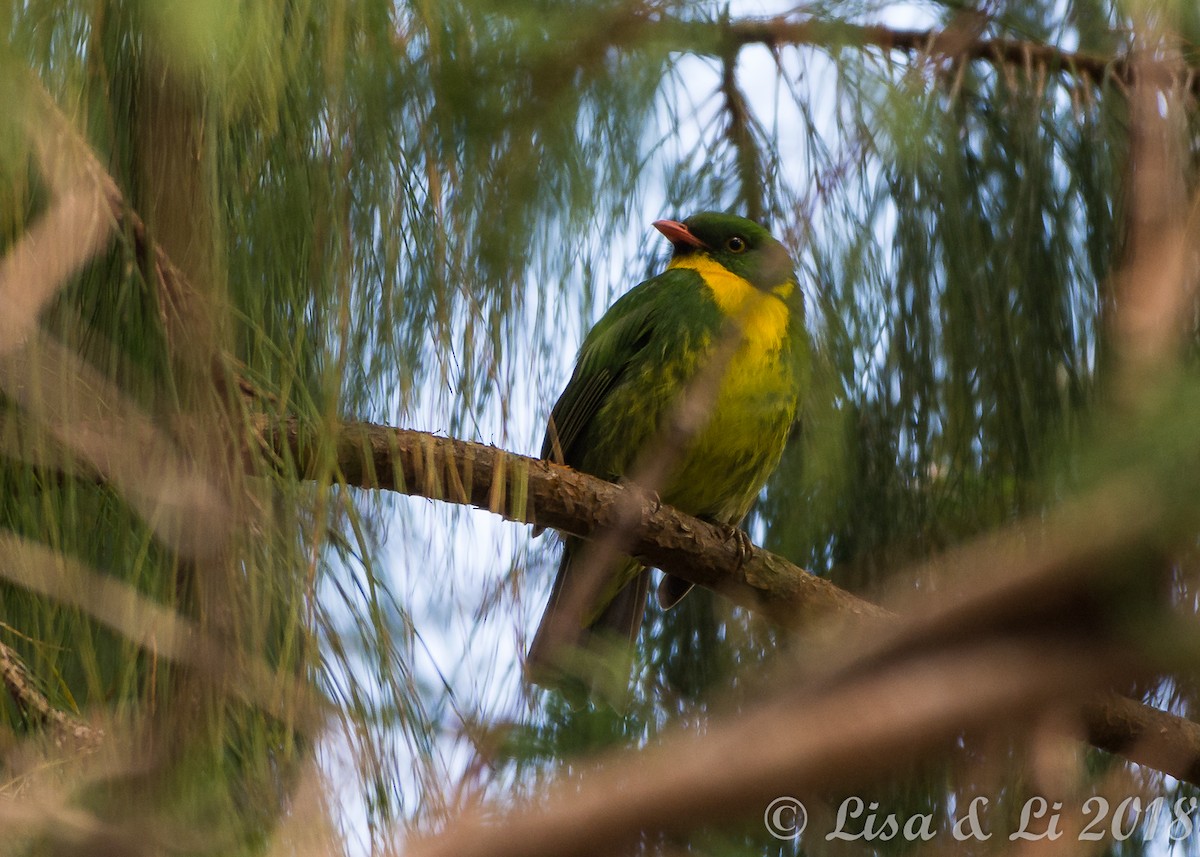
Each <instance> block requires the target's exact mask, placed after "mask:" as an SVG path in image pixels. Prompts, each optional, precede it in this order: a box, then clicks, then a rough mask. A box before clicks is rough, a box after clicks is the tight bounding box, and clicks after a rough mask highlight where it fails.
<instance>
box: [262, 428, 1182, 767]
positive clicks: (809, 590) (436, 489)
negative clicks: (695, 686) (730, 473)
mask: <svg viewBox="0 0 1200 857" xmlns="http://www.w3.org/2000/svg"><path fill="white" fill-rule="evenodd" d="M261 436H262V439H263V442H264V443H265V444H266V445H267V447H268V450H269V452H271V453H273V454H274V455H276V456H279V457H280V458H281V459H283V460H284V461H286V462H289V463H290V465H291V466H292V467H294V469H295V471H296V474H297V475H298V476H299V477H301V478H305V477H307V476H311V475H312V474H315V473H319V472H322V469H323V468H324V467H325V466H326V465H328V464H329V463H330V462H329V459H328V458H327V456H332V457H333V463H334V464H335V470H336V472H337V473H338V474H339V478H340V479H341V480H342V481H344V482H345V484H347V485H351V486H355V487H358V488H365V489H382V490H391V491H398V492H400V493H404V494H410V495H415V496H421V497H427V498H430V499H435V500H445V501H447V502H451V503H459V504H466V505H471V506H475V507H476V508H479V509H484V510H487V511H490V512H493V513H495V514H498V515H500V516H502V517H504V518H506V519H508V520H510V521H517V522H521V523H527V524H536V525H539V526H546V527H554V528H555V529H558V530H562V531H565V532H568V533H571V534H573V535H577V536H583V537H585V538H587V537H593V538H594V537H595V536H597V535H599V534H601V533H603V532H605V531H611V530H612V529H614V528H621V529H623V530H625V537H626V544H627V545H628V546H629V551H630V553H631V554H632V555H633V556H635V557H637V558H638V559H640V560H642V561H643V562H645V563H646V564H648V565H652V566H655V567H658V568H661V569H663V570H664V571H669V572H670V573H671V574H674V575H677V576H679V577H682V578H683V579H685V580H688V581H690V582H692V583H695V584H698V585H700V586H704V587H707V588H709V589H711V590H713V591H715V592H717V593H719V594H721V595H723V596H725V597H727V598H729V599H730V600H731V601H733V602H734V603H736V604H738V605H740V606H742V607H745V608H747V609H750V610H754V611H757V612H759V613H762V614H763V615H765V616H767V617H768V618H770V619H771V620H773V621H775V622H778V623H780V624H782V625H786V626H790V627H799V626H806V625H807V626H811V624H812V623H815V622H818V621H821V622H830V621H833V622H835V623H836V622H840V623H843V624H847V625H854V624H859V625H860V626H861V627H863V628H865V627H874V628H878V627H886V626H888V625H889V624H890V623H892V622H893V621H894V620H895V619H896V616H895V614H893V613H891V612H890V611H888V610H886V609H884V608H883V607H880V606H878V605H876V604H873V603H871V602H869V601H866V600H864V599H862V598H859V597H858V596H856V595H853V594H852V593H850V592H847V591H845V590H843V589H840V588H838V587H837V586H834V585H833V584H832V583H830V582H829V581H827V580H825V579H823V578H819V577H816V576H815V575H812V574H809V573H808V572H807V571H805V570H804V569H802V568H800V567H798V566H796V565H793V564H792V563H790V562H788V561H787V560H785V559H783V558H782V557H779V556H776V555H774V554H771V553H769V552H768V551H765V550H761V549H756V550H755V551H754V553H753V556H751V557H750V559H749V560H747V561H746V562H745V563H744V564H742V565H740V566H739V564H738V550H737V547H736V545H735V544H733V543H732V542H730V541H728V540H726V539H725V538H724V537H723V536H722V534H721V532H720V530H719V529H718V528H716V527H714V526H712V525H711V524H708V523H706V522H704V521H700V520H698V519H696V518H692V517H691V516H689V515H685V514H683V513H681V512H679V511H678V510H676V509H673V508H671V507H669V506H657V507H656V504H655V503H654V502H653V500H652V499H651V498H648V497H644V496H641V495H640V494H639V493H638V492H637V489H636V488H630V487H625V486H620V485H614V484H612V483H610V482H606V481H604V480H602V479H597V478H595V477H593V476H589V475H587V474H584V473H579V472H576V471H574V470H571V469H570V468H567V467H562V466H560V465H557V464H552V463H550V462H548V461H543V460H540V459H535V458H529V457H527V456H523V455H517V454H515V453H512V452H507V451H505V450H503V449H498V448H496V447H493V446H487V445H484V444H479V443H471V442H468V441H462V440H456V439H454V438H447V437H437V436H435V435H431V434H427V433H425V432H418V431H412V430H407V429H396V428H390V427H387V426H381V425H374V424H370V423H348V424H346V425H343V426H342V427H341V428H340V429H338V430H337V431H335V432H334V433H333V434H332V436H328V437H322V436H320V435H318V434H317V433H316V432H313V431H309V430H306V429H304V428H303V427H301V426H300V424H299V423H298V422H297V421H296V420H294V419H291V420H286V421H283V422H273V421H267V420H266V419H265V418H264V420H263V422H262V425H261ZM630 494H632V495H633V496H630ZM630 509H632V510H634V514H630V513H629V512H628V511H626V510H630ZM1109 529H1113V528H1109ZM1093 541H1095V540H1094V539H1093ZM1101 549H1103V546H1101ZM981 552H982V553H983V554H985V555H987V556H988V559H989V560H990V563H991V564H996V565H1003V564H1004V563H1005V562H1006V561H1007V560H1008V559H1010V557H1008V556H1007V555H1005V554H1003V553H1000V552H997V551H996V550H994V549H993V548H991V547H985V548H983V549H982V550H981ZM977 561H978V560H977V559H975V558H972V559H971V560H970V562H977ZM983 576H984V577H987V578H991V579H993V580H994V579H995V578H996V577H997V575H983ZM1045 578H1046V575H1045V574H1044V569H1038V570H1037V573H1036V574H1035V575H1033V576H1031V578H1030V580H1028V581H1027V580H1023V579H1019V578H1018V579H1017V580H1016V581H1015V582H1014V583H1013V584H1011V585H1010V586H1009V593H1008V597H1007V601H1008V603H1009V604H1010V605H1012V606H1013V607H1014V609H1017V608H1019V607H1020V606H1021V605H1022V604H1029V603H1031V602H1030V599H1033V598H1036V597H1037V587H1038V586H1040V585H1041V584H1040V583H1039V581H1044V580H1045ZM1044 594H1045V593H1044V587H1043V595H1044ZM994 595H995V591H994V589H990V590H989V591H988V592H987V593H986V595H985V596H984V597H981V598H980V601H981V603H982V602H983V601H985V600H986V601H987V603H988V604H989V605H992V606H993V607H994V604H995V599H994ZM1060 595H1061V594H1060ZM1042 600H1043V601H1044V600H1045V599H1044V598H1043V599H1042ZM1055 603H1057V602H1055ZM964 604H965V607H964ZM1044 606H1045V605H1043V607H1044ZM969 607H970V605H969V603H966V602H965V600H963V599H960V600H959V601H958V602H957V603H956V604H955V605H953V607H952V608H951V609H950V610H948V611H947V613H948V614H950V615H949V618H947V619H946V620H944V621H943V620H941V619H939V618H937V617H936V615H935V617H934V618H933V619H932V620H931V621H930V622H929V623H927V624H926V626H925V627H923V628H921V629H920V635H921V637H922V639H923V641H924V642H926V643H927V642H928V641H929V640H930V639H932V638H935V637H938V636H942V637H945V636H949V635H953V634H954V633H956V630H958V629H957V628H956V627H955V624H954V623H957V625H958V626H962V625H963V624H964V621H965V624H968V625H975V623H977V621H980V620H978V619H976V618H972V614H971V612H970V609H969ZM993 616H994V610H993ZM964 617H965V620H964ZM1005 618H1007V617H1005ZM1016 619H1017V620H1019V617H1016ZM968 630H969V629H968ZM892 644H893V645H894V644H895V641H894V640H893V641H892ZM1083 717H1084V722H1085V726H1086V734H1087V740H1088V742H1089V743H1091V744H1092V745H1093V746H1095V747H1098V748H1100V749H1103V750H1106V751H1109V752H1112V753H1116V754H1119V755H1122V756H1124V757H1125V758H1127V759H1129V760H1130V761H1132V762H1135V763H1137V764H1140V765H1146V766H1149V767H1152V768H1156V769H1158V770H1160V771H1163V772H1164V773H1167V774H1170V775H1171V776H1174V777H1176V778H1179V779H1183V780H1187V781H1189V782H1192V783H1195V784H1198V785H1200V724H1197V723H1194V722H1193V721H1190V720H1187V719H1184V718H1181V717H1176V716H1174V715H1171V714H1168V713H1166V712H1164V711H1160V710H1158V709H1155V708H1152V707H1150V706H1147V705H1144V704H1142V703H1140V702H1137V701H1135V700H1133V699H1128V698H1124V697H1118V696H1106V697H1104V698H1102V699H1099V700H1096V701H1094V702H1092V703H1090V704H1088V705H1087V706H1086V707H1085V708H1084V709H1083Z"/></svg>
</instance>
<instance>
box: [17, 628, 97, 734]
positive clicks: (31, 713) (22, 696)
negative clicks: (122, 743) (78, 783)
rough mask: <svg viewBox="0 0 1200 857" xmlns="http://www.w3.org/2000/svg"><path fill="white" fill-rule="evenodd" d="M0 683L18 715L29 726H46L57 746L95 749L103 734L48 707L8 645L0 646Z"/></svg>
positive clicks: (47, 703) (47, 701) (76, 719)
mask: <svg viewBox="0 0 1200 857" xmlns="http://www.w3.org/2000/svg"><path fill="white" fill-rule="evenodd" d="M0 681H3V682H4V687H5V688H6V689H7V690H8V695H9V697H10V698H11V699H12V701H13V703H14V704H15V705H16V706H17V708H19V709H20V710H21V716H22V717H24V718H25V720H26V721H27V722H29V723H36V724H37V725H39V726H43V727H48V728H49V729H50V731H51V733H52V737H53V739H54V741H55V742H56V743H59V744H62V743H65V742H69V743H70V745H71V746H72V747H73V748H76V749H82V750H91V749H95V748H96V747H97V746H98V745H99V744H100V741H101V739H102V738H103V737H104V732H103V731H102V730H99V729H94V728H92V727H91V726H89V725H88V724H86V723H84V722H83V721H82V720H80V719H78V718H77V717H74V716H72V715H70V714H67V713H66V712H65V711H62V710H60V709H58V708H55V707H54V706H53V705H51V704H50V701H49V700H47V699H46V697H45V696H43V695H42V693H41V691H39V690H38V689H37V686H36V684H35V682H34V680H33V678H32V677H31V676H30V675H29V671H28V670H27V669H26V668H25V664H24V663H23V662H22V661H21V658H20V657H19V656H18V655H17V653H16V652H14V651H13V650H12V649H10V648H9V647H8V646H6V645H4V644H3V643H0Z"/></svg>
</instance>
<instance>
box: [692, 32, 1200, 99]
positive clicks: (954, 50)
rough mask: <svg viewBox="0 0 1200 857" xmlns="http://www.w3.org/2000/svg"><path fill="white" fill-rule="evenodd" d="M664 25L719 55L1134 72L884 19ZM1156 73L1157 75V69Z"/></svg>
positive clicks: (1098, 58)
mask: <svg viewBox="0 0 1200 857" xmlns="http://www.w3.org/2000/svg"><path fill="white" fill-rule="evenodd" d="M668 26H669V28H671V29H673V30H674V31H675V32H674V34H673V39H672V41H673V43H674V44H675V46H676V47H677V49H679V50H690V51H692V52H695V53H700V54H705V55H710V56H718V57H719V56H721V55H722V54H723V53H724V52H726V51H728V50H729V47H730V46H731V45H732V46H733V47H734V48H741V47H744V46H747V45H764V46H766V47H768V48H770V49H772V50H775V49H778V48H781V47H787V46H791V47H814V48H821V49H825V50H828V51H830V52H833V51H837V50H839V49H842V48H875V49H878V50H880V51H881V52H884V53H893V52H898V53H904V54H911V55H922V54H923V55H927V56H937V57H944V58H947V59H950V60H956V61H981V62H986V63H990V64H991V65H993V66H996V67H1018V68H1023V69H1026V70H1029V71H1038V72H1050V73H1053V74H1064V75H1067V76H1069V77H1073V78H1076V79H1079V80H1081V81H1086V82H1089V83H1092V84H1094V85H1096V86H1101V85H1103V84H1105V83H1107V82H1111V81H1115V82H1118V83H1120V84H1122V85H1124V86H1128V85H1131V84H1132V83H1133V81H1134V79H1135V77H1136V76H1137V69H1136V68H1135V67H1134V64H1133V63H1132V62H1131V61H1130V59H1129V58H1128V57H1126V56H1121V55H1118V56H1106V55H1103V54H1096V53H1088V52H1086V51H1068V50H1064V49H1062V48H1059V47H1056V46H1054V45H1047V44H1042V43H1039V42H1030V41H1024V40H1020V39H1009V38H992V39H989V38H969V39H964V38H963V37H962V34H961V33H960V32H958V31H957V30H955V29H954V28H948V29H946V30H935V29H927V30H912V29H899V28H895V27H887V26H884V25H882V24H850V23H846V22H843V21H822V20H818V19H815V18H807V19H797V18H793V17H789V16H778V17H774V18H764V19H739V20H732V21H728V22H724V23H716V24H714V23H711V22H700V21H672V22H671V23H670V24H669V25H668ZM1155 75H1156V77H1160V76H1161V75H1160V74H1159V73H1157V72H1155ZM1172 80H1173V82H1174V83H1176V84H1183V85H1185V86H1186V87H1187V88H1188V89H1189V90H1191V91H1193V92H1197V91H1200V77H1198V76H1197V74H1196V70H1195V69H1191V68H1187V69H1184V71H1183V73H1182V74H1181V75H1172ZM1164 82H1165V81H1164Z"/></svg>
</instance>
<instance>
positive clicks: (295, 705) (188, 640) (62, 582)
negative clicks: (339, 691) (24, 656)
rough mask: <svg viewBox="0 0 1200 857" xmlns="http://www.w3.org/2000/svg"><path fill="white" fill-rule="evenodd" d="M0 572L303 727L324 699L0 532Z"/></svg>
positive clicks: (314, 724) (148, 602) (80, 568)
mask: <svg viewBox="0 0 1200 857" xmlns="http://www.w3.org/2000/svg"><path fill="white" fill-rule="evenodd" d="M0 578H2V579H4V580H6V581H8V582H9V583H14V584H16V585H18V586H21V587H23V588H25V589H28V590H29V591H31V592H36V593H38V594H40V595H44V596H46V597H49V598H53V599H55V600H56V601H59V602H61V603H63V604H66V605H67V606H70V607H74V608H76V609H78V610H80V611H82V612H83V613H86V614H87V615H89V616H91V617H92V618H94V619H96V620H97V621H98V622H100V623H102V624H104V625H106V626H108V627H109V628H111V629H112V630H114V631H116V632H117V633H119V634H121V635H122V636H124V637H125V638H126V639H128V640H130V641H131V642H133V643H135V644H137V645H139V646H141V647H142V648H144V649H146V650H147V651H149V652H152V653H154V654H155V655H156V656H159V657H162V658H165V659H168V660H171V661H174V662H176V663H180V664H186V665H189V666H193V667H196V668H197V669H198V670H200V671H202V672H203V673H204V674H205V675H207V676H209V677H210V678H211V679H212V681H213V682H214V683H215V684H219V685H221V686H223V687H227V688H228V689H229V690H230V692H231V693H232V694H234V695H235V696H238V697H240V698H242V699H245V700H246V701H248V702H250V703H252V704H253V705H256V706H258V707H259V708H261V709H262V710H264V711H266V712H268V713H271V714H274V715H275V716H277V717H278V718H279V719H280V720H281V721H286V722H289V723H291V724H293V725H295V726H296V727H297V728H299V729H300V730H302V731H307V732H309V733H311V732H315V731H316V729H317V728H318V727H319V725H320V719H321V717H322V712H323V710H324V704H323V703H322V702H321V701H320V700H319V699H318V698H317V696H316V694H315V693H314V692H313V691H312V690H311V689H310V688H309V687H308V686H307V685H305V684H304V683H303V682H301V681H300V680H298V679H297V677H296V676H294V675H291V674H288V673H284V672H280V671H278V670H275V669H272V668H271V667H270V665H268V664H267V663H266V662H265V661H263V660H260V659H257V658H255V657H254V656H252V655H249V654H244V653H239V652H237V651H235V650H234V649H232V648H231V647H230V646H227V645H224V644H222V643H221V642H220V641H219V640H217V639H215V638H214V637H213V636H211V635H209V634H207V633H206V632H205V630H204V629H203V628H201V627H200V625H199V623H197V622H196V621H194V620H191V619H188V618H187V617H186V616H183V615H181V614H179V613H177V612H176V611H174V610H171V609H169V608H168V607H165V606H163V605H162V604H159V603H157V602H155V601H153V600H152V599H150V598H147V597H145V596H144V595H142V594H140V593H139V592H138V591H137V590H136V589H134V588H133V587H132V586H129V585H127V584H124V583H121V582H120V581H118V580H116V579H114V578H112V577H109V576H107V575H104V574H100V573H99V572H96V571H94V570H92V569H91V568H88V567H87V566H85V565H84V564H83V563H80V562H78V561H76V560H73V559H71V558H69V557H65V556H63V555H62V554H60V553H58V552H57V551H55V550H53V549H51V548H48V547H45V546H44V545H41V544H38V543H36V542H31V541H29V540H26V539H21V538H18V537H16V536H12V535H8V534H4V533H0Z"/></svg>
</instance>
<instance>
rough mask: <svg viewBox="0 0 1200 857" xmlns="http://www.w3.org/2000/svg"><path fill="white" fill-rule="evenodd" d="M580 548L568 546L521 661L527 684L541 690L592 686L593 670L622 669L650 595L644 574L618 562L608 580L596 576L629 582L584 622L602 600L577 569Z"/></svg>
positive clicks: (579, 545)
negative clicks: (574, 683)
mask: <svg viewBox="0 0 1200 857" xmlns="http://www.w3.org/2000/svg"><path fill="white" fill-rule="evenodd" d="M582 545H583V543H582V542H580V541H578V540H576V539H568V540H567V543H566V546H565V547H564V549H563V557H562V561H561V562H560V563H559V566H558V575H557V576H556V577H555V578H554V586H553V588H552V589H551V590H550V600H549V602H547V604H546V610H545V612H543V613H542V620H541V622H540V623H539V624H538V629H537V633H536V634H534V637H533V642H532V643H531V644H530V646H529V655H528V657H527V658H526V659H525V669H526V672H527V674H528V675H529V677H530V679H531V680H532V681H534V682H536V683H538V684H541V685H562V684H563V682H564V680H570V679H571V678H575V679H581V680H582V681H583V683H584V684H593V683H594V681H593V680H594V678H595V674H596V672H597V670H604V671H609V670H611V669H612V667H613V664H614V661H616V662H618V663H620V664H621V665H622V666H623V667H625V668H626V669H627V667H628V663H627V661H628V656H627V653H628V649H629V644H631V643H633V642H635V641H636V640H637V635H638V630H639V629H640V628H641V626H642V615H643V614H644V613H645V610H646V596H647V594H648V593H649V589H650V572H649V570H648V569H646V568H643V567H642V566H641V565H640V564H638V563H636V562H633V561H632V560H626V559H622V560H621V566H620V567H619V568H617V569H614V570H613V572H612V573H611V574H610V573H609V572H607V571H604V572H601V574H602V575H603V578H604V579H605V580H615V579H627V580H629V582H628V583H626V584H625V585H624V586H622V587H621V588H620V589H619V590H618V591H617V593H616V595H614V596H613V598H612V600H611V601H609V603H608V604H607V605H606V606H605V607H604V609H603V610H602V611H600V612H599V614H597V615H595V618H594V619H589V616H590V615H592V614H595V612H596V607H597V603H598V599H600V598H602V597H603V596H602V595H601V594H598V593H596V589H597V587H596V586H595V583H594V582H593V581H592V580H588V579H585V576H584V574H581V569H580V568H579V566H580V565H582V563H579V562H578V560H579V558H580V556H581V555H582V554H583V551H582V550H581V548H582ZM587 576H588V577H590V576H591V575H587ZM601 590H602V591H603V587H601ZM618 653H619V654H618ZM622 656H623V657H622ZM628 679H629V676H628V673H627V672H626V674H625V675H624V677H623V680H624V682H625V683H627V682H628Z"/></svg>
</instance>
